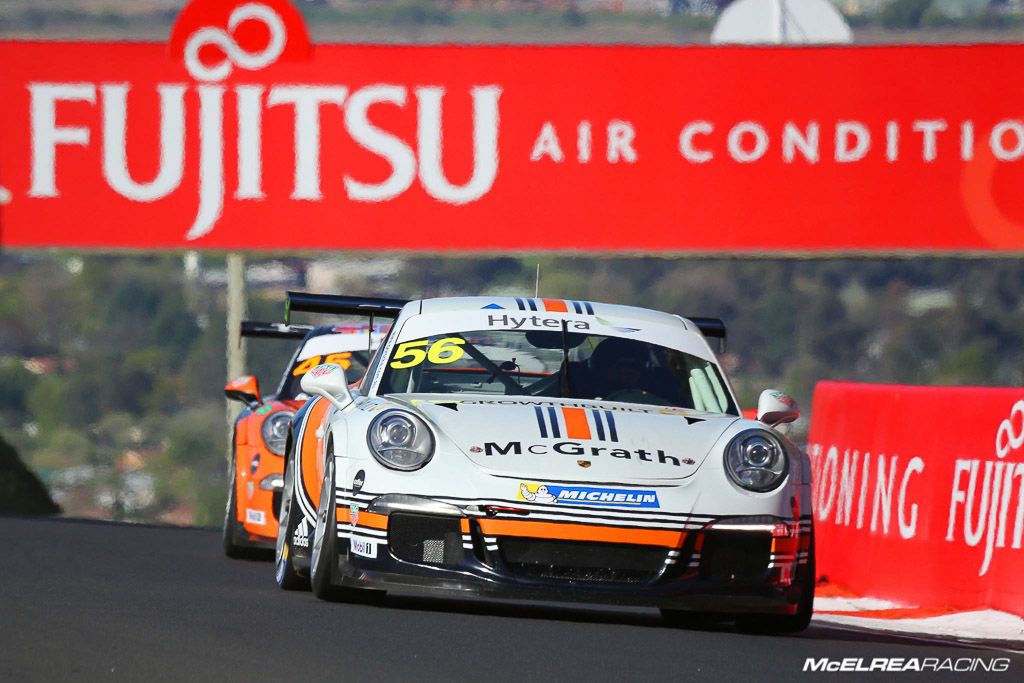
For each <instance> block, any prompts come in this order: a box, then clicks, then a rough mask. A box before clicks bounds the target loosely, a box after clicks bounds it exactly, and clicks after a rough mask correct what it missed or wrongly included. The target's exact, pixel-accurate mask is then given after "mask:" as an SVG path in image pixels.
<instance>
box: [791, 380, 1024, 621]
mask: <svg viewBox="0 0 1024 683" xmlns="http://www.w3.org/2000/svg"><path fill="white" fill-rule="evenodd" d="M812 412H813V419H812V420H811V432H810V436H809V439H808V441H809V443H808V454H809V455H810V457H811V462H812V466H813V471H814V478H813V485H812V495H813V502H814V509H815V512H814V516H815V525H816V526H815V528H816V531H817V554H818V561H817V562H818V564H817V566H818V574H819V576H822V577H827V578H828V580H829V581H830V582H831V583H833V584H838V585H842V586H844V587H846V588H848V589H850V590H852V591H854V592H856V593H859V594H860V595H870V596H873V597H879V598H885V599H888V600H892V601H894V602H900V603H905V604H914V605H916V606H919V607H925V608H927V607H933V608H941V609H974V608H979V607H989V608H993V609H997V610H1002V611H1005V612H1011V613H1013V614H1017V615H1021V616H1024V583H1022V582H1021V580H1020V577H1021V576H1022V575H1024V550H1022V545H1024V388H978V387H916V386H899V385H878V384H858V383H850V382H820V383H818V385H817V386H816V387H815V390H814V402H813V411H812Z"/></svg>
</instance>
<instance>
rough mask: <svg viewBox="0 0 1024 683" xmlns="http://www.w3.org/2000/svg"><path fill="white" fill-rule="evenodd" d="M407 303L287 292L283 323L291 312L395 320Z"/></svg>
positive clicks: (396, 300)
mask: <svg viewBox="0 0 1024 683" xmlns="http://www.w3.org/2000/svg"><path fill="white" fill-rule="evenodd" d="M407 303H409V302H408V301H407V300H405V299H384V298H378V297H365V296H343V295H340V294H313V293H310V292H287V293H286V295H285V300H284V322H285V324H286V325H287V324H288V319H289V318H290V317H291V313H292V311H304V312H306V313H329V314H333V315H365V316H369V317H371V318H373V317H374V316H378V315H380V316H385V317H388V318H397V317H398V313H399V311H401V310H402V307H403V306H405V305H406V304H407Z"/></svg>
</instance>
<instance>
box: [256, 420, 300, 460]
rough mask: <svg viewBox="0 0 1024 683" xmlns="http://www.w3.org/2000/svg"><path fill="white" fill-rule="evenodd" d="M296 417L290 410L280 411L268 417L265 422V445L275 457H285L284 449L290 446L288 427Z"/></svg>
mask: <svg viewBox="0 0 1024 683" xmlns="http://www.w3.org/2000/svg"><path fill="white" fill-rule="evenodd" d="M294 416H295V413H293V412H292V411H290V410H279V411H278V412H276V413H271V414H270V415H267V419H265V420H264V421H263V429H262V431H263V443H265V444H267V448H268V449H269V450H270V452H271V453H273V454H274V455H284V449H285V447H286V446H287V445H288V427H289V426H290V425H291V423H292V417H294Z"/></svg>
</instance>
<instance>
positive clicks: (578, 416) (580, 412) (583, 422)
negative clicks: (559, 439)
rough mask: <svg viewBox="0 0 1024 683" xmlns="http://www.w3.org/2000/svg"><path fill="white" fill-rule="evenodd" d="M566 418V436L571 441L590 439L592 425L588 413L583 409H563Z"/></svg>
mask: <svg viewBox="0 0 1024 683" xmlns="http://www.w3.org/2000/svg"><path fill="white" fill-rule="evenodd" d="M562 415H563V416H564V417H565V434H566V436H567V437H568V438H570V439H589V438H590V425H589V424H587V411H586V410H585V409H583V408H562Z"/></svg>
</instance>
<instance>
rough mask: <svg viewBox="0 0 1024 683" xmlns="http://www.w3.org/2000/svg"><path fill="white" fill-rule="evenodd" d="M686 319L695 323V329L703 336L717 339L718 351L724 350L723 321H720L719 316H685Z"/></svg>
mask: <svg viewBox="0 0 1024 683" xmlns="http://www.w3.org/2000/svg"><path fill="white" fill-rule="evenodd" d="M687 320H689V321H690V322H692V323H693V324H694V325H696V326H697V329H698V330H700V332H701V334H703V335H704V336H705V337H712V338H714V339H717V340H718V352H719V353H722V352H723V351H725V341H726V332H725V323H724V322H722V320H721V318H687Z"/></svg>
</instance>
